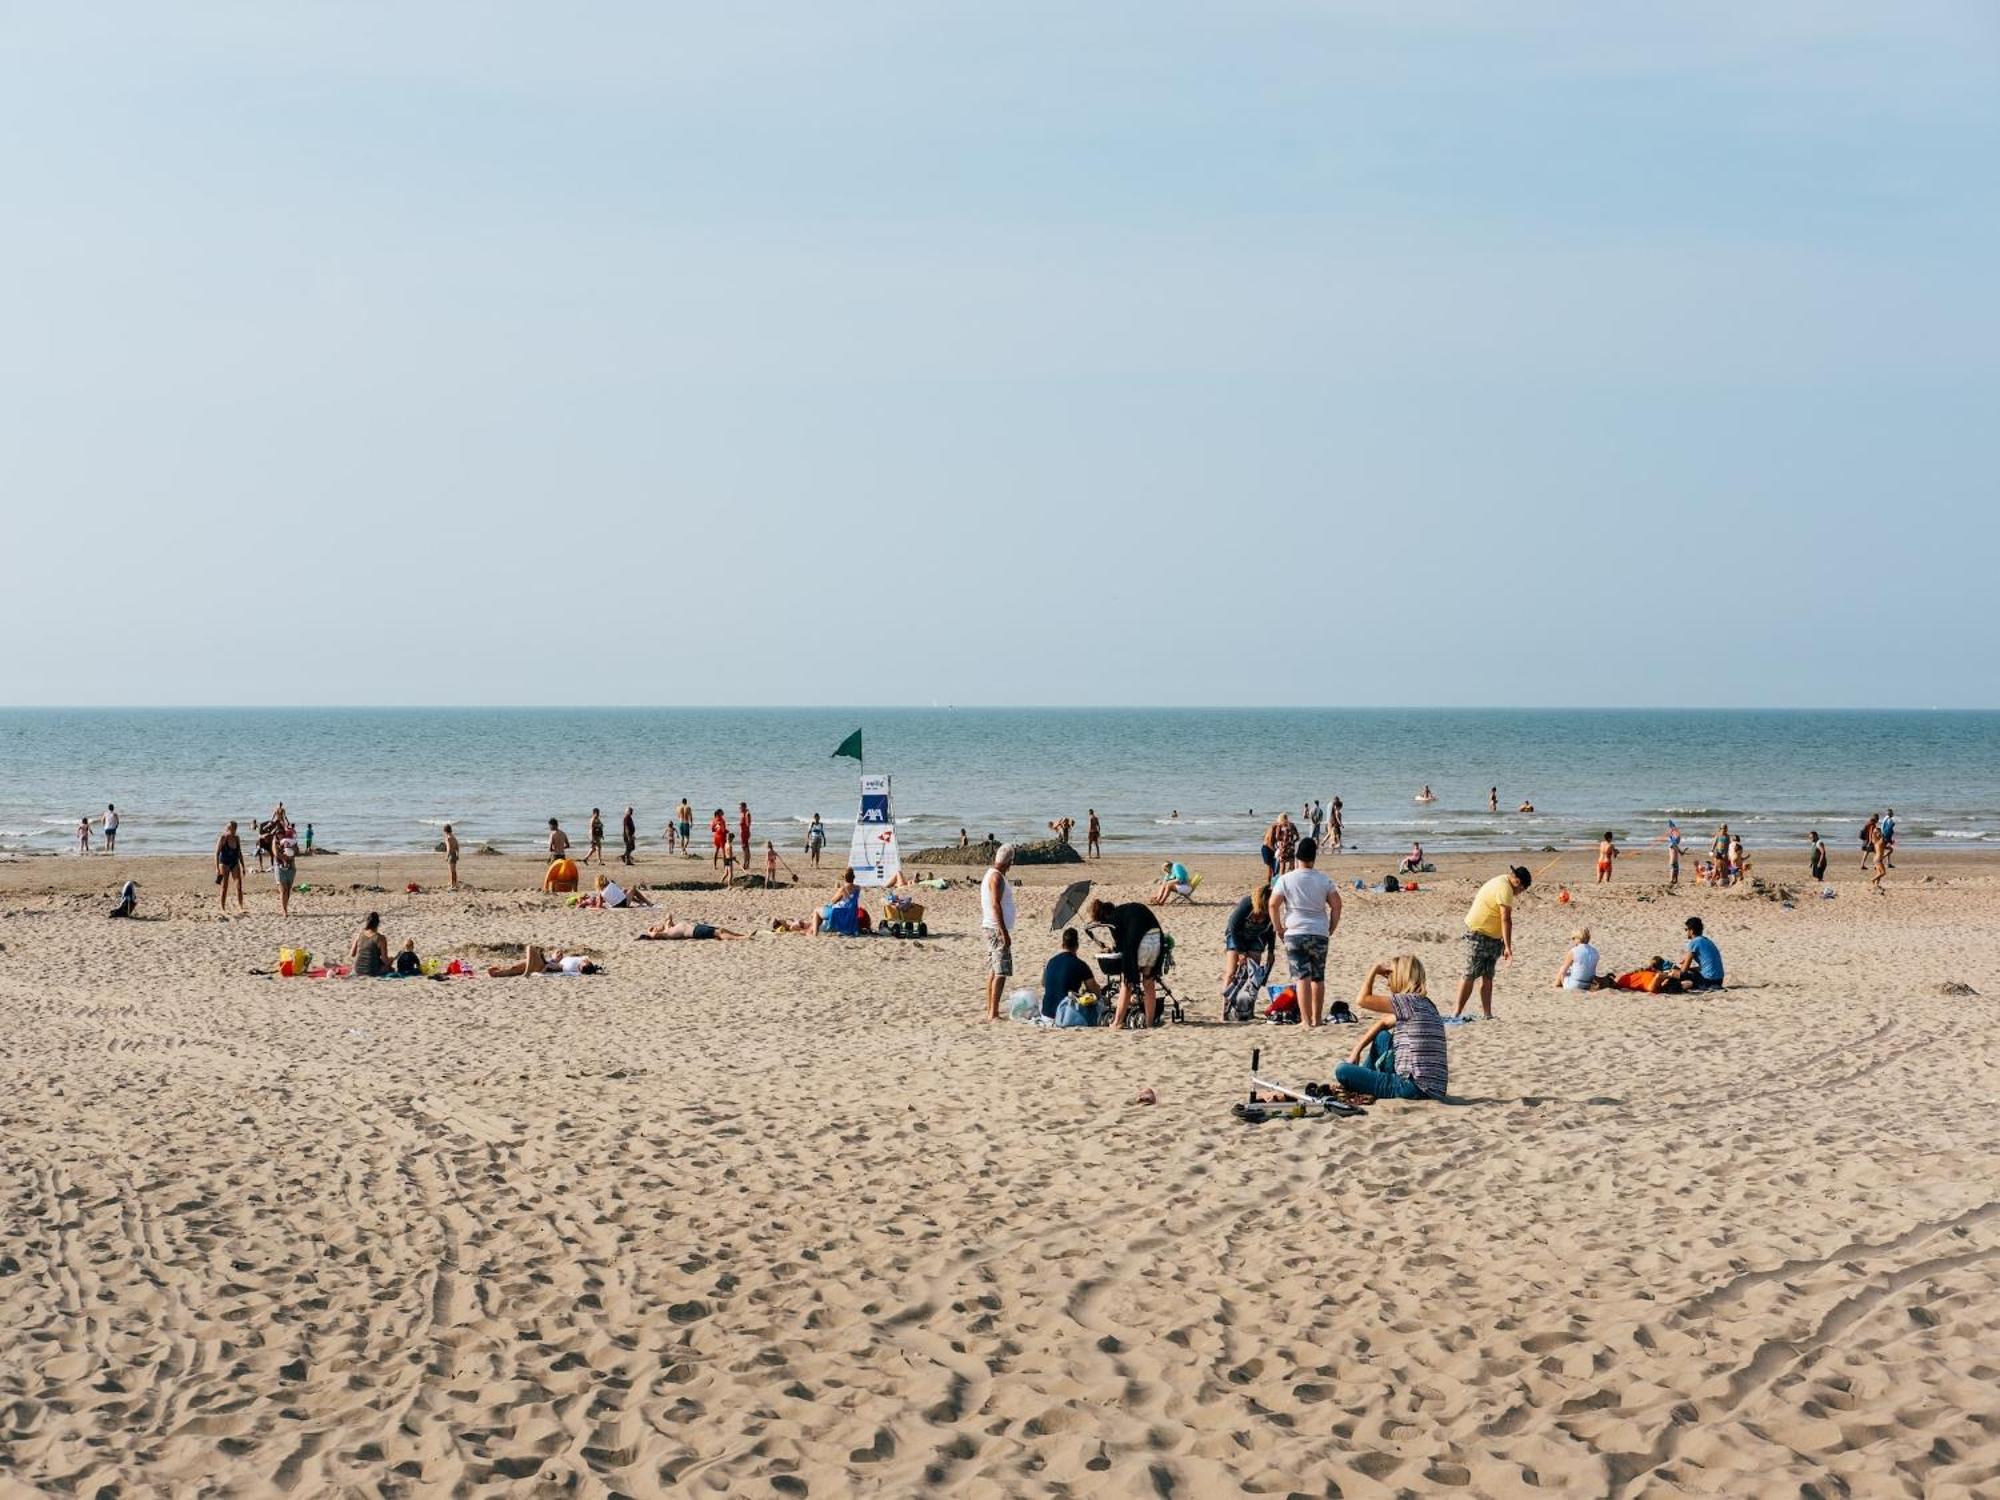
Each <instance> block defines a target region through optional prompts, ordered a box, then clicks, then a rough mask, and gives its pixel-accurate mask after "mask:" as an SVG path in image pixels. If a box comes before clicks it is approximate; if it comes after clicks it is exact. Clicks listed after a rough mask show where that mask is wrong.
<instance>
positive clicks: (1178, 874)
mask: <svg viewBox="0 0 2000 1500" xmlns="http://www.w3.org/2000/svg"><path fill="white" fill-rule="evenodd" d="M1160 876H1161V879H1160V883H1159V884H1158V885H1157V886H1155V887H1154V888H1153V905H1155V906H1164V905H1166V904H1167V902H1168V901H1169V900H1170V899H1171V898H1173V897H1174V896H1177V895H1178V896H1191V895H1193V894H1194V884H1193V882H1192V881H1191V880H1190V879H1189V878H1188V869H1187V866H1186V865H1184V864H1182V863H1181V862H1180V861H1179V860H1177V859H1170V860H1167V861H1166V862H1165V863H1164V864H1162V865H1161V866H1160Z"/></svg>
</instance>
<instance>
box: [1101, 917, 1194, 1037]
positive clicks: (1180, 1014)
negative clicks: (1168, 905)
mask: <svg viewBox="0 0 2000 1500" xmlns="http://www.w3.org/2000/svg"><path fill="white" fill-rule="evenodd" d="M1085 931H1087V932H1088V933H1089V934H1090V940H1091V941H1092V942H1094V943H1096V944H1097V945H1098V947H1099V950H1100V951H1099V953H1098V955H1097V968H1098V972H1100V973H1101V974H1103V976H1104V1002H1103V1004H1102V1005H1101V1006H1100V1007H1099V1009H1100V1011H1101V1013H1102V1015H1103V1016H1104V1018H1105V1019H1104V1021H1103V1022H1102V1024H1104V1025H1107V1026H1108V1025H1110V1024H1111V1022H1110V1018H1111V1017H1112V1016H1114V1015H1116V1014H1117V1013H1118V992H1119V991H1120V989H1122V988H1123V987H1124V983H1125V975H1124V969H1125V955H1124V954H1122V953H1118V952H1115V951H1111V950H1108V949H1105V948H1104V944H1106V943H1108V942H1109V941H1110V940H1111V930H1110V929H1109V928H1108V927H1105V926H1103V925H1102V924H1101V923H1095V922H1094V923H1092V924H1091V925H1090V926H1089V927H1087V928H1086V929H1085ZM1152 936H1153V934H1152V933H1150V932H1149V933H1147V934H1146V938H1144V939H1141V940H1140V945H1139V963H1140V968H1141V972H1144V966H1145V962H1146V958H1147V953H1146V948H1147V946H1148V942H1147V940H1148V939H1150V938H1151V937H1152ZM1159 937H1160V956H1159V958H1158V959H1156V960H1155V961H1154V965H1153V993H1154V996H1155V998H1156V999H1157V1000H1158V1005H1159V1008H1158V1016H1159V1019H1158V1023H1157V1024H1159V1025H1162V1026H1164V1025H1166V1024H1167V1023H1168V1022H1169V1021H1171V1022H1173V1024H1174V1025H1176V1026H1181V1025H1185V1024H1186V1022H1187V1012H1186V1011H1185V1010H1183V1009H1182V1008H1181V1000H1180V996H1178V995H1176V994H1175V993H1174V992H1173V989H1172V987H1171V986H1170V985H1168V983H1167V971H1168V970H1170V969H1172V968H1173V966H1174V940H1173V937H1172V935H1171V934H1169V933H1166V932H1161V933H1160V934H1159ZM1125 1024H1126V1025H1127V1026H1128V1027H1133V1028H1143V1027H1144V1026H1145V1024H1146V1007H1145V1004H1144V1002H1143V999H1142V998H1140V997H1134V1002H1133V1005H1132V1008H1131V1009H1130V1010H1129V1011H1127V1012H1126V1014H1125Z"/></svg>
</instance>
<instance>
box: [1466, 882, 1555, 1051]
mask: <svg viewBox="0 0 2000 1500" xmlns="http://www.w3.org/2000/svg"><path fill="white" fill-rule="evenodd" d="M1534 883H1535V877H1534V875H1533V874H1531V873H1530V872H1529V870H1528V867H1527V866H1526V865H1516V866H1514V868H1513V869H1511V870H1509V871H1507V872H1506V873H1505V874H1504V875H1495V876H1494V877H1493V878H1492V879H1491V880H1489V881H1487V882H1486V884H1484V885H1482V886H1481V887H1480V888H1479V894H1478V895H1476V896H1474V897H1473V898H1472V905H1471V906H1470V907H1468V908H1467V909H1466V913H1465V977H1464V978H1462V979H1460V980H1459V982H1458V1004H1457V1006H1456V1007H1455V1008H1454V1009H1453V1010H1452V1015H1453V1016H1462V1015H1464V1014H1465V1003H1466V1001H1468V1000H1470V999H1471V998H1472V987H1473V985H1475V984H1477V985H1478V986H1479V1010H1480V1014H1482V1015H1484V1016H1485V1017H1486V1018H1487V1019H1488V1020H1491V1019H1492V1017H1493V972H1494V969H1495V968H1496V966H1497V965H1498V964H1499V962H1500V960H1501V959H1503V958H1504V959H1507V960H1508V961H1509V962H1512V960H1513V957H1514V898H1515V897H1517V896H1519V895H1520V894H1521V892H1523V891H1525V890H1526V889H1528V887H1529V886H1531V885H1533V884H1534Z"/></svg>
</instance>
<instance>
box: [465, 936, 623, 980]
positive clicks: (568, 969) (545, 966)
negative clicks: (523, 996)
mask: <svg viewBox="0 0 2000 1500" xmlns="http://www.w3.org/2000/svg"><path fill="white" fill-rule="evenodd" d="M597 971H598V966H597V965H596V964H594V963H592V962H591V961H590V960H589V959H587V958H585V957H584V956H583V955H582V954H581V953H565V952H563V950H562V949H560V948H553V949H549V950H547V951H544V950H543V948H542V947H541V945H540V944H538V943H530V944H528V946H527V947H526V948H524V949H522V950H521V961H520V962H519V963H517V964H495V965H493V967H492V968H490V969H488V970H487V971H486V974H487V977H488V978H490V979H519V978H520V977H521V976H522V975H524V974H595V973H596V972H597Z"/></svg>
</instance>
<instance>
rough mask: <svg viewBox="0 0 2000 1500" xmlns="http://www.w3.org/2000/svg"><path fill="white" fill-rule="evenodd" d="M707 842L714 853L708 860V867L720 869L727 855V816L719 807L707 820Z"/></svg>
mask: <svg viewBox="0 0 2000 1500" xmlns="http://www.w3.org/2000/svg"><path fill="white" fill-rule="evenodd" d="M708 841H709V843H710V844H712V845H713V846H714V851H715V852H714V853H713V854H712V855H711V856H710V858H709V861H708V867H709V868H710V869H711V870H716V869H720V868H721V867H722V863H723V860H724V858H725V857H726V856H727V855H728V853H729V815H728V814H727V813H725V812H724V811H723V810H722V809H721V808H719V807H718V808H717V809H716V810H715V816H714V817H712V818H710V819H709V820H708Z"/></svg>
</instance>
